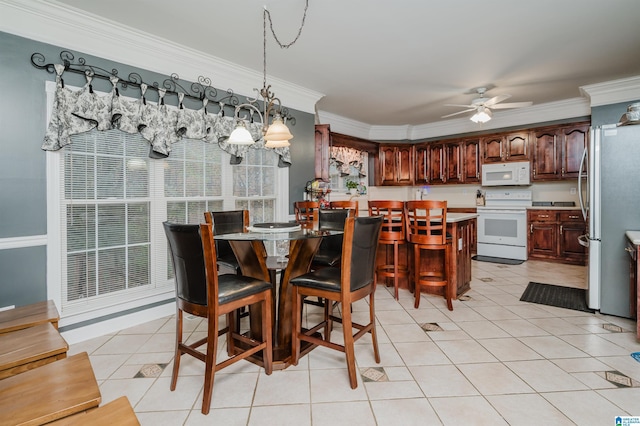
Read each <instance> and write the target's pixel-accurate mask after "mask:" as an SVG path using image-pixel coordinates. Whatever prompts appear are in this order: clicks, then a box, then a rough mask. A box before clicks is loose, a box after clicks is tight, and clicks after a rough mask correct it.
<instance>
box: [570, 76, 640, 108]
mask: <svg viewBox="0 0 640 426" xmlns="http://www.w3.org/2000/svg"><path fill="white" fill-rule="evenodd" d="M580 93H582V94H583V95H584V96H586V97H587V98H588V99H590V101H591V106H601V105H610V104H617V103H620V102H628V101H634V100H636V99H640V76H635V77H629V78H622V79H619V80H612V81H605V82H603V83H596V84H589V85H587V86H581V87H580Z"/></svg>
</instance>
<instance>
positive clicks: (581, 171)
mask: <svg viewBox="0 0 640 426" xmlns="http://www.w3.org/2000/svg"><path fill="white" fill-rule="evenodd" d="M586 159H587V148H585V149H584V151H583V152H582V160H581V161H580V169H579V170H578V199H579V201H580V210H582V217H583V218H584V220H585V222H586V220H587V205H586V203H585V200H584V199H583V197H582V179H583V178H584V177H586V176H583V174H584V171H585V170H584V163H585V161H586Z"/></svg>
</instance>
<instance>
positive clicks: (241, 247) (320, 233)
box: [214, 222, 342, 370]
mask: <svg viewBox="0 0 640 426" xmlns="http://www.w3.org/2000/svg"><path fill="white" fill-rule="evenodd" d="M339 234H342V231H338V230H320V229H317V227H311V228H307V227H301V226H300V225H298V224H296V223H293V222H271V223H263V224H255V225H252V226H249V227H248V230H247V232H237V233H230V234H220V235H215V236H214V239H216V240H226V241H229V244H230V245H231V248H232V250H233V253H234V254H235V256H236V259H237V261H238V264H239V266H240V270H241V273H242V275H245V276H249V277H253V278H257V279H261V280H264V281H267V282H271V283H272V285H273V293H272V294H273V298H272V302H273V305H272V306H273V309H272V312H273V321H272V324H273V369H274V370H282V369H285V368H287V367H288V366H290V365H291V338H292V320H293V318H292V315H293V312H292V307H293V299H292V297H293V296H292V288H291V286H290V284H289V282H290V280H292V279H293V278H296V277H298V276H300V275H302V274H305V273H307V272H309V270H310V267H311V261H312V259H313V256H314V255H315V253H316V251H317V250H318V247H319V246H320V242H321V241H322V238H323V237H325V236H329V235H339ZM277 241H289V255H288V260H287V262H277V265H278V266H277V267H278V268H282V270H281V274H282V275H281V277H280V280H279V282H278V281H277V280H275V279H274V276H275V275H274V274H273V269H274V266H273V263H270V264H268V262H267V260H268V257H269V256H268V254H267V250H266V248H265V243H267V242H277ZM270 269H271V271H270ZM259 309H261V308H260V306H259V305H257V304H256V305H252V306H250V307H249V317H250V325H249V330H248V331H247V333H248V334H249V335H250V336H251V337H255V338H257V339H260V338H261V321H260V318H261V316H260V312H259ZM236 345H237V346H238V347H239V350H240V349H243V346H242V342H240V341H238V342H237V343H236ZM314 346H315V345H311V344H307V345H304V346H303V347H302V348H301V352H300V353H301V355H305V354H307V353H309V352H310V351H311V350H312V349H313V347H314ZM249 360H250V361H252V362H254V363H256V364H258V365H263V363H262V354H261V353H258V354H255V355H254V356H253V357H250V358H249Z"/></svg>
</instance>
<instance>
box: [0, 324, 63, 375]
mask: <svg viewBox="0 0 640 426" xmlns="http://www.w3.org/2000/svg"><path fill="white" fill-rule="evenodd" d="M68 349H69V345H68V344H67V342H66V341H65V340H64V339H63V338H62V336H60V333H58V330H56V329H55V328H54V327H53V325H51V323H45V324H40V325H35V326H33V327H29V328H24V329H22V330H16V331H12V332H11V333H4V334H0V379H4V378H5V377H10V376H15V375H16V374H19V373H22V372H24V371H27V370H32V369H34V368H36V367H39V366H41V365H45V364H49V363H50V362H53V361H56V360H59V359H64V358H66V357H67V350H68Z"/></svg>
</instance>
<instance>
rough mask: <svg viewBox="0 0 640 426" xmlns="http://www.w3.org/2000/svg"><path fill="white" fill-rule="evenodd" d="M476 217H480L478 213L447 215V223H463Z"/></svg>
mask: <svg viewBox="0 0 640 426" xmlns="http://www.w3.org/2000/svg"><path fill="white" fill-rule="evenodd" d="M476 217H478V214H477V213H447V223H456V222H463V221H465V220H470V219H475V218H476Z"/></svg>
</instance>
